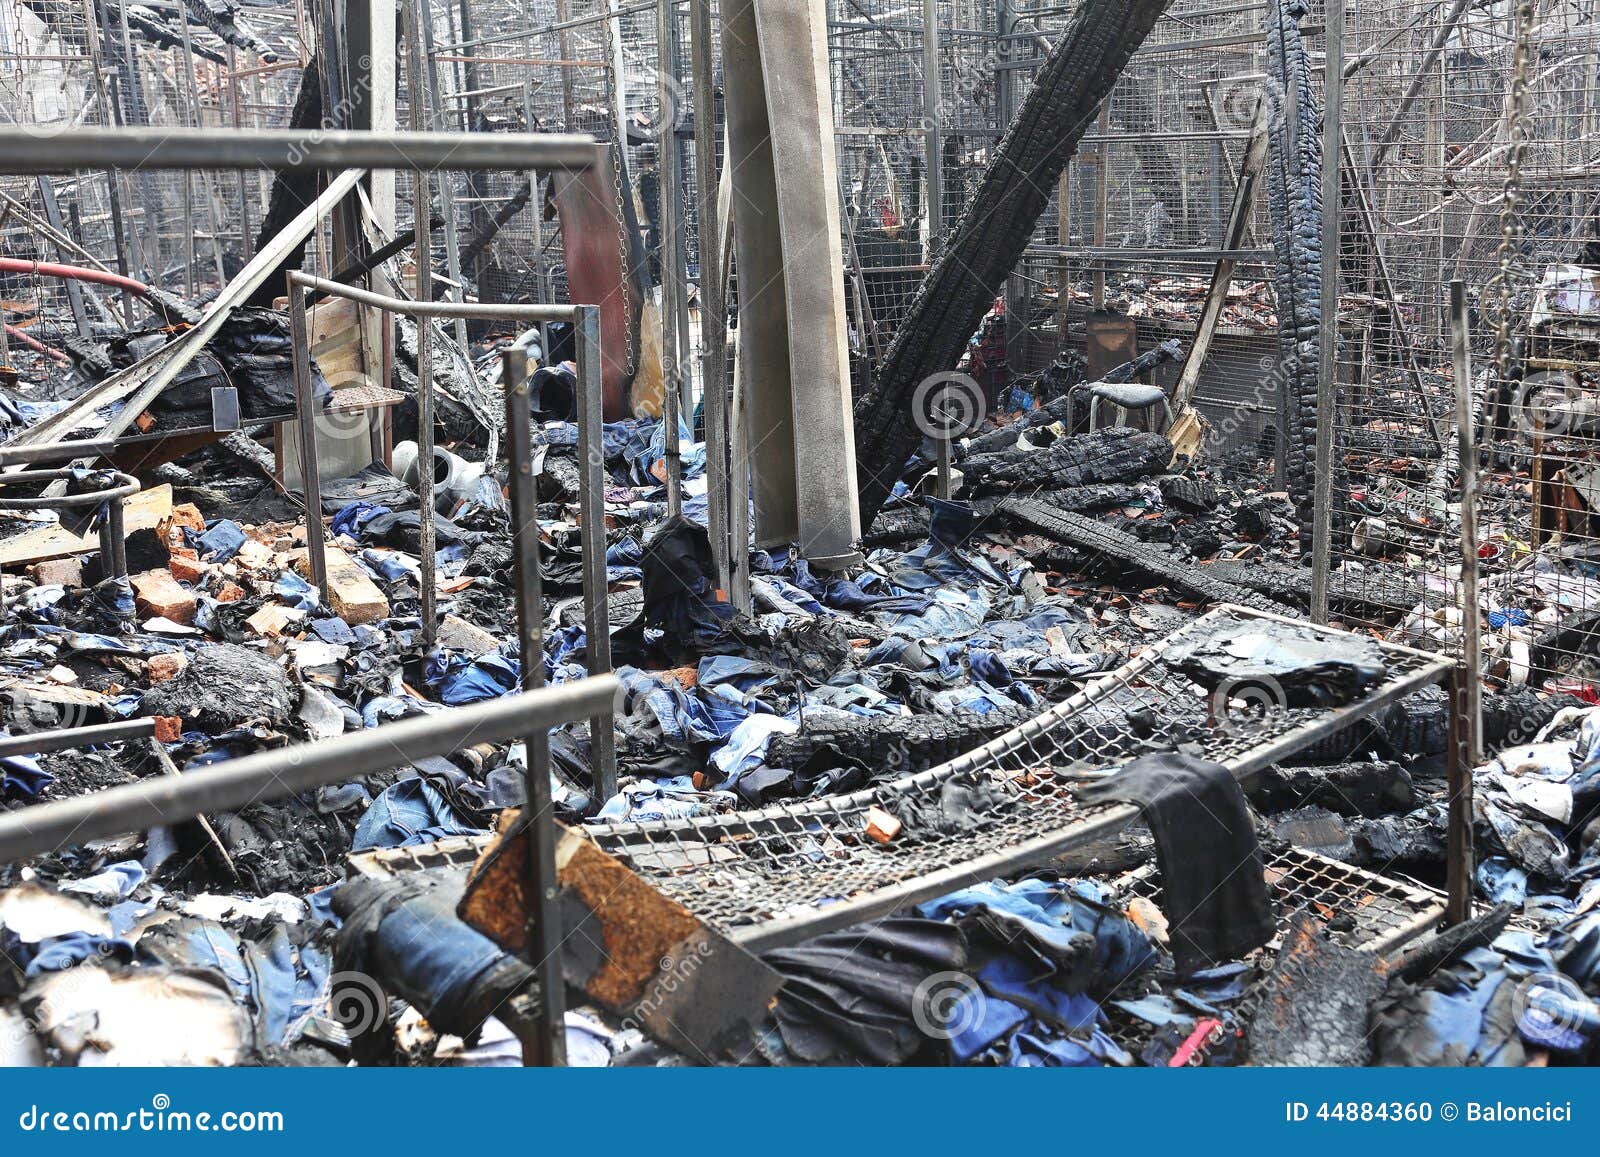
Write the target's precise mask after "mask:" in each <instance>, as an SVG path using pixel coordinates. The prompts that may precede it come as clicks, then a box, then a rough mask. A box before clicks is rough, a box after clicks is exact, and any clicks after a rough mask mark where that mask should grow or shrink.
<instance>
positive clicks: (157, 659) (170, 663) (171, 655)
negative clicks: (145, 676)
mask: <svg viewBox="0 0 1600 1157" xmlns="http://www.w3.org/2000/svg"><path fill="white" fill-rule="evenodd" d="M188 665H189V659H188V656H186V655H185V654H184V653H183V652H182V651H168V652H166V653H165V654H161V655H151V656H150V658H149V659H147V660H146V661H145V665H144V666H145V670H146V671H147V672H148V673H149V675H150V682H152V683H165V682H166V681H167V680H168V679H172V678H175V677H176V676H177V674H178V672H180V671H182V670H183V669H184V668H185V667H187V666H188Z"/></svg>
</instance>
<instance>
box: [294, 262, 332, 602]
mask: <svg viewBox="0 0 1600 1157" xmlns="http://www.w3.org/2000/svg"><path fill="white" fill-rule="evenodd" d="M289 345H290V346H291V347H292V348H293V351H294V402H295V411H296V415H295V416H296V420H297V422H298V424H299V430H300V488H301V491H302V492H303V493H304V494H305V500H306V557H307V558H308V559H309V560H310V562H311V585H312V586H314V587H316V588H317V597H318V598H320V599H322V601H323V602H327V601H328V548H327V544H326V543H325V542H324V540H323V531H322V473H321V466H320V465H319V463H318V461H317V415H316V411H315V409H314V407H315V405H316V398H315V396H314V395H313V393H312V389H311V326H310V325H309V324H308V323H307V319H306V291H305V290H304V289H302V288H301V287H300V286H298V285H296V284H295V282H294V278H293V275H292V274H291V276H290V279H289Z"/></svg>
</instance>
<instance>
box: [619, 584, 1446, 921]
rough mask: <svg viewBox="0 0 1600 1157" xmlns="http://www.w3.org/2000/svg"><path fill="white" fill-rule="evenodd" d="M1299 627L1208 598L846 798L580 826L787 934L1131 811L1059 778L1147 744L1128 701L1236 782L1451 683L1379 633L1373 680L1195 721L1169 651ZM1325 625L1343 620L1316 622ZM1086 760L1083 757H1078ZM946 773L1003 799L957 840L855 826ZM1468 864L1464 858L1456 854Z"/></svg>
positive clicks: (1435, 666) (1081, 840)
mask: <svg viewBox="0 0 1600 1157" xmlns="http://www.w3.org/2000/svg"><path fill="white" fill-rule="evenodd" d="M1228 618H1232V619H1244V620H1247V621H1249V620H1254V621H1266V622H1281V623H1293V624H1295V625H1297V626H1301V627H1305V626H1308V625H1309V624H1305V623H1303V622H1298V621H1297V620H1294V619H1290V618H1286V617H1284V616H1279V615H1272V614H1266V613H1264V612H1260V611H1255V610H1251V609H1248V608H1243V607H1237V606H1224V607H1220V608H1218V609H1216V610H1214V611H1212V612H1210V613H1209V614H1207V615H1206V616H1204V617H1203V618H1201V619H1199V620H1196V622H1195V623H1193V624H1191V625H1190V626H1189V627H1186V628H1185V629H1184V630H1182V631H1179V632H1177V633H1176V634H1175V635H1173V636H1172V637H1170V638H1168V639H1166V640H1164V641H1163V642H1161V643H1159V644H1157V645H1155V646H1152V647H1150V648H1148V649H1147V650H1146V651H1144V652H1143V653H1142V654H1141V655H1139V656H1138V657H1137V658H1135V659H1133V660H1131V661H1130V662H1128V663H1127V664H1125V665H1124V666H1122V667H1121V668H1119V669H1118V670H1117V671H1115V672H1112V673H1111V674H1109V675H1106V676H1104V677H1103V678H1101V679H1099V680H1097V681H1096V682H1094V683H1093V684H1091V685H1090V686H1088V687H1086V688H1085V689H1084V690H1082V691H1080V692H1079V693H1078V694H1076V695H1074V696H1072V697H1071V698H1070V699H1068V700H1066V701H1065V702H1063V703H1061V704H1060V705H1058V706H1056V707H1055V708H1052V709H1051V710H1049V711H1047V712H1044V713H1043V714H1041V715H1040V716H1038V717H1037V718H1035V719H1032V720H1030V721H1028V722H1027V723H1025V724H1023V725H1022V726H1020V727H1018V728H1016V729H1014V730H1013V731H1010V732H1008V733H1006V734H1005V735H1002V736H1000V737H999V738H997V739H995V740H993V741H991V742H989V743H987V744H985V745H983V746H982V747H979V748H977V749H975V750H974V751H971V752H968V753H967V754H965V755H962V756H960V757H958V758H956V759H953V760H950V761H949V762H947V763H944V764H942V765H940V766H938V767H935V768H932V769H930V770H927V771H923V772H918V773H915V774H912V775H907V776H903V777H901V778H900V779H898V780H895V781H892V782H889V783H883V784H879V785H876V786H874V787H871V788H867V789H864V790H862V791H858V792H854V793H851V794H849V795H845V796H835V797H829V798H824V799H819V800H812V801H807V802H804V803H798V804H780V805H775V806H771V807H767V808H763V809H760V810H759V811H751V812H741V813H735V814H732V815H718V816H702V817H693V818H690V819H686V820H676V821H660V822H652V823H642V824H608V825H595V826H591V827H589V828H588V829H587V831H588V834H589V836H590V838H591V839H593V840H594V841H595V842H596V843H597V844H599V845H600V847H601V848H602V849H603V850H605V851H607V852H609V853H610V854H612V855H614V856H616V857H617V858H619V859H620V860H622V861H623V862H624V863H626V864H628V866H629V867H631V868H632V869H633V870H634V871H635V872H638V873H639V874H640V875H641V876H642V877H643V878H645V879H646V880H647V881H648V882H650V883H651V884H653V885H654V886H656V887H658V888H660V889H661V890H662V891H664V892H666V893H667V894H668V895H669V896H671V897H672V898H674V899H676V900H678V901H680V902H681V903H683V904H684V905H685V906H686V907H688V908H689V909H690V910H691V911H693V912H694V913H695V914H696V915H697V916H700V917H701V918H702V919H704V920H706V921H707V922H708V923H711V924H713V925H715V926H717V927H718V928H719V929H720V930H722V931H724V932H725V933H726V934H727V935H729V936H730V937H731V938H732V939H733V940H735V941H736V942H738V943H740V944H742V945H743V946H745V947H746V948H750V949H751V950H752V951H760V950H764V949H767V948H773V947H778V946H780V945H784V944H790V943H794V942H795V941H798V940H803V939H805V938H807V937H810V936H814V935H817V934H819V933H821V932H826V931H829V930H832V929H835V928H840V927H844V926H846V925H850V924H855V923H859V922H861V921H863V920H868V919H872V918H874V917H877V916H881V915H884V914H887V913H889V912H892V911H895V910H896V909H899V908H903V907H905V906H907V905H909V904H914V903H916V902H918V901H920V900H924V899H928V898H930V897H934V896H939V895H943V894H945V893H948V892H951V891H954V890H956V889H958V888H961V887H965V886H967V885H969V884H972V883H974V882H977V881H981V880H985V879H990V878H993V877H995V876H999V875H1003V874H1006V873H1010V872H1016V871H1020V870H1023V869H1025V868H1027V867H1029V866H1031V865H1037V864H1041V863H1044V862H1046V861H1048V860H1050V859H1052V858H1053V857H1056V856H1059V855H1060V854H1062V853H1063V852H1065V851H1068V850H1070V849H1071V848H1073V847H1076V846H1080V845H1083V844H1085V843H1088V842H1090V841H1092V840H1095V839H1098V838H1101V837H1104V836H1109V835H1112V834H1114V833H1115V832H1117V831H1118V830H1120V829H1121V828H1123V827H1125V826H1126V825H1127V824H1128V823H1130V822H1131V821H1133V820H1134V819H1135V818H1136V817H1137V815H1138V812H1137V809H1135V808H1133V807H1130V806H1127V805H1094V806H1085V805H1082V804H1080V803H1078V802H1077V800H1076V798H1075V796H1074V794H1073V792H1072V790H1071V788H1072V785H1073V783H1074V781H1075V780H1076V778H1077V772H1078V771H1080V770H1088V769H1089V768H1093V769H1094V770H1102V769H1106V768H1109V767H1112V766H1115V765H1116V764H1118V763H1120V762H1122V761H1124V760H1127V759H1131V758H1133V756H1134V755H1136V754H1138V753H1139V752H1140V751H1141V750H1144V749H1146V747H1147V745H1146V744H1145V743H1144V741H1143V740H1142V739H1141V738H1140V736H1139V735H1138V734H1137V733H1136V732H1135V731H1134V730H1133V729H1132V728H1131V727H1130V725H1129V723H1128V720H1127V715H1128V711H1129V710H1130V709H1133V708H1143V709H1148V710H1152V711H1154V712H1156V714H1157V716H1158V718H1160V719H1161V720H1162V721H1163V722H1168V723H1179V722H1181V723H1184V724H1186V725H1190V726H1192V727H1194V728H1196V729H1198V732H1199V734H1201V735H1202V736H1203V738H1202V739H1201V743H1202V746H1203V748H1204V753H1205V755H1206V757H1207V758H1210V759H1214V760H1216V761H1218V762H1220V763H1223V764H1225V765H1226V766H1227V767H1228V768H1229V769H1230V770H1231V771H1232V772H1233V773H1234V775H1235V776H1237V777H1239V778H1241V779H1243V778H1247V777H1249V776H1251V775H1253V774H1255V773H1256V772H1258V771H1260V770H1262V769H1263V768H1265V767H1267V766H1269V765H1270V764H1272V763H1274V762H1277V761H1279V760H1282V759H1284V758H1286V757H1287V756H1289V755H1291V754H1293V753H1294V752H1296V751H1298V750H1301V749H1302V748H1304V747H1307V746H1309V745H1311V744H1314V743H1316V742H1317V741H1318V740H1320V739H1322V738H1324V737H1326V736H1328V735H1332V734H1334V733H1335V732H1337V731H1340V730H1342V729H1343V728H1345V727H1348V726H1350V725H1351V724H1353V723H1355V722H1358V721H1359V720H1361V719H1364V718H1366V717H1368V716H1371V715H1372V714H1374V713H1376V712H1378V711H1380V710H1381V709H1383V708H1384V707H1386V706H1388V705H1389V704H1391V703H1394V702H1396V701H1398V700H1399V699H1401V698H1402V697H1404V696H1406V695H1408V694H1410V693H1411V692H1413V691H1415V690H1417V689H1419V688H1421V687H1423V686H1426V685H1429V684H1432V683H1438V682H1442V681H1445V680H1450V679H1454V677H1455V664H1454V663H1453V662H1452V661H1451V660H1450V659H1449V658H1447V657H1441V656H1439V655H1434V654H1430V653H1428V652H1425V651H1419V650H1415V649H1412V648H1407V647H1400V646H1396V645H1393V644H1381V646H1382V647H1383V651H1384V654H1385V656H1386V658H1387V659H1388V660H1389V663H1390V668H1391V670H1390V674H1389V676H1388V677H1387V678H1386V679H1385V681H1384V682H1383V683H1382V684H1380V685H1379V686H1378V687H1377V688H1375V689H1373V690H1372V691H1371V692H1369V693H1368V694H1367V695H1365V696H1364V697H1362V698H1361V699H1359V700H1357V701H1355V702H1353V703H1350V704H1347V705H1345V706H1343V707H1339V708H1336V709H1332V710H1313V709H1289V710H1284V711H1281V712H1278V713H1277V714H1276V716H1275V717H1270V718H1267V719H1263V720H1261V721H1259V722H1258V723H1257V724H1255V725H1254V726H1253V727H1251V728H1249V729H1244V728H1232V727H1229V726H1227V725H1226V724H1225V723H1218V722H1217V721H1215V720H1211V719H1209V717H1208V713H1207V711H1206V710H1205V704H1204V701H1203V697H1191V698H1190V699H1189V701H1187V702H1186V701H1185V699H1184V696H1183V694H1182V691H1181V688H1182V687H1184V686H1186V685H1187V680H1184V679H1183V678H1182V677H1181V676H1180V675H1178V674H1177V673H1176V672H1174V671H1172V670H1171V669H1170V668H1168V667H1167V665H1166V661H1165V658H1166V655H1167V654H1168V653H1169V652H1170V651H1171V649H1172V648H1173V647H1174V646H1176V645H1177V644H1179V643H1182V642H1183V641H1185V639H1186V638H1188V637H1190V636H1191V635H1192V634H1193V633H1195V632H1196V631H1200V630H1204V629H1207V628H1208V627H1210V626H1213V625H1215V624H1216V623H1217V622H1219V621H1220V620H1223V619H1228ZM1316 629H1317V630H1320V631H1326V632H1327V633H1328V634H1329V635H1330V636H1336V635H1338V634H1340V633H1341V632H1336V631H1331V630H1330V629H1328V628H1316ZM1085 763H1087V765H1088V766H1087V767H1079V766H1078V765H1080V764H1085ZM958 777H976V778H979V779H982V780H984V781H985V782H987V783H988V784H989V785H990V786H991V787H993V788H996V789H998V790H999V791H1000V792H1001V793H1002V794H1003V795H1004V796H1005V799H1004V801H1003V802H1002V803H1000V804H997V805H995V808H994V810H993V811H992V812H991V813H990V814H988V815H986V816H985V817H984V819H983V821H982V822H981V823H980V824H979V826H978V828H976V829H974V830H971V831H968V832H963V833H961V834H959V835H956V836H947V835H943V834H940V833H934V832H920V833H914V832H910V831H902V832H901V833H900V834H899V835H898V836H897V837H895V838H894V839H893V840H891V841H890V842H889V843H887V844H885V845H879V844H876V843H874V842H873V841H871V840H870V839H868V838H867V836H866V835H865V832H864V828H865V824H866V816H867V812H868V811H869V809H871V808H874V807H882V808H885V809H886V810H889V811H891V812H893V810H894V809H895V807H896V806H898V804H899V803H900V802H901V801H904V800H907V799H911V800H919V801H934V802H936V801H937V799H938V796H939V792H940V789H941V788H942V787H943V785H945V784H946V783H947V782H950V781H952V780H954V779H956V778H958ZM1451 867H1452V869H1453V871H1455V872H1456V873H1458V874H1459V873H1460V872H1462V871H1465V872H1466V873H1467V874H1468V875H1469V876H1470V864H1466V863H1465V862H1464V861H1453V862H1452V865H1451Z"/></svg>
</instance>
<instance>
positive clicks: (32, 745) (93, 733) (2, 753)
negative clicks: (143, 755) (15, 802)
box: [0, 719, 156, 759]
mask: <svg viewBox="0 0 1600 1157" xmlns="http://www.w3.org/2000/svg"><path fill="white" fill-rule="evenodd" d="M155 732H156V721H155V720H154V719H123V720H119V721H118V722H116V723H101V724H98V725H96V726H93V727H66V728H62V729H60V730H58V731H35V732H33V733H31V734H29V735H0V759H4V758H5V757H7V756H10V755H45V754H47V753H49V752H52V751H70V750H72V749H74V748H79V747H88V746H89V745H90V744H93V743H121V742H123V741H124V740H128V739H143V738H145V737H146V736H147V735H154V734H155Z"/></svg>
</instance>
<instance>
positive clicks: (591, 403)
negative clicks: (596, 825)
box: [288, 270, 617, 799]
mask: <svg viewBox="0 0 1600 1157" xmlns="http://www.w3.org/2000/svg"><path fill="white" fill-rule="evenodd" d="M288 282H289V329H290V333H291V334H292V336H293V342H292V344H293V346H294V378H295V401H296V408H297V410H298V411H299V426H300V485H301V487H302V491H303V493H304V494H305V503H306V547H307V556H308V558H309V561H310V568H311V585H312V586H314V587H316V588H317V591H318V593H319V594H320V595H322V596H323V597H324V598H326V597H327V589H328V561H327V540H326V536H325V532H324V528H323V525H322V479H321V476H320V475H319V473H318V464H317V438H316V419H317V412H316V406H315V399H314V397H313V394H312V379H311V351H310V344H309V333H310V328H309V321H308V318H307V307H306V298H307V295H308V294H311V293H316V294H321V295H325V296H328V297H341V298H344V299H346V300H348V301H353V302H355V303H357V304H359V305H365V306H369V307H371V308H374V309H381V310H384V311H386V312H388V313H395V314H402V315H405V316H407V317H412V318H415V319H416V321H417V323H418V334H419V346H418V357H419V359H420V358H421V357H422V356H423V353H422V350H423V347H424V346H425V344H426V342H427V340H428V331H427V326H426V325H425V324H424V323H425V322H426V320H427V319H429V318H435V317H438V318H461V319H466V318H477V319H482V320H493V321H514V322H525V323H528V324H537V323H541V322H544V323H548V322H553V321H564V322H570V323H571V324H572V327H573V335H574V338H575V342H574V346H575V351H574V352H575V354H576V360H577V366H578V372H577V377H578V391H577V404H578V422H577V425H578V470H579V489H580V494H579V510H580V517H581V518H582V523H583V602H584V631H585V642H586V646H587V651H586V656H585V657H586V659H587V663H588V669H589V673H590V674H591V675H600V674H605V673H607V672H609V671H610V670H611V633H610V609H609V602H610V599H609V595H608V592H607V583H606V539H605V484H606V476H605V447H604V435H603V432H602V419H601V381H600V310H599V307H598V306H593V305H480V304H472V303H461V302H453V301H406V300H403V299H401V298H398V297H388V296H385V295H383V294H381V293H373V292H371V291H370V290H365V289H358V288H356V287H355V286H351V285H343V284H341V283H339V282H336V281H328V280H326V279H324V278H320V277H312V276H311V275H310V274H307V273H301V272H299V271H298V270H292V271H290V273H289V275H288ZM504 385H505V391H506V396H507V400H508V402H509V401H510V399H511V398H512V397H513V396H515V395H518V394H519V393H520V397H521V398H522V401H523V404H522V406H521V407H520V410H519V414H520V419H519V420H520V421H522V422H526V421H527V420H528V406H527V385H526V382H525V381H524V380H523V379H522V378H521V377H520V376H519V378H518V380H517V381H516V382H515V383H513V382H511V381H510V380H509V379H508V380H507V381H506V382H505V383H504ZM512 421H513V414H512V411H511V410H510V409H509V408H508V410H507V429H506V449H507V453H508V458H509V462H510V470H511V479H512V487H513V492H515V491H516V487H517V485H518V482H519V481H520V480H522V479H526V480H527V481H529V482H531V481H532V478H533V466H532V447H531V444H530V442H529V440H528V438H527V436H526V431H521V430H513V429H512V428H511V423H512ZM418 433H419V435H420V437H419V438H418V451H417V474H418V479H419V480H421V479H422V478H423V476H424V473H425V472H427V476H428V477H429V478H431V476H432V475H431V471H432V469H433V431H432V428H431V424H430V423H427V422H423V423H421V424H420V427H419V430H418ZM421 489H422V508H421V511H420V516H421V519H422V525H423V528H424V529H423V533H422V541H423V550H422V552H421V557H420V559H419V562H420V565H421V572H422V573H421V579H420V586H421V596H422V626H423V635H424V638H425V639H426V640H427V641H428V642H429V643H430V644H431V643H432V641H433V638H434V634H435V632H436V630H437V621H436V620H437V597H438V591H437V588H436V578H435V565H436V564H435V559H434V556H433V552H432V551H431V550H430V549H428V545H429V542H430V541H431V539H432V537H433V535H432V524H433V518H434V510H433V503H432V500H431V499H432V495H431V493H430V491H431V487H422V488H421ZM529 498H531V494H530V495H529ZM512 535H513V540H514V542H516V543H517V544H519V546H520V544H521V543H522V542H523V540H524V538H526V539H528V540H529V542H530V543H531V547H530V549H531V550H532V552H533V561H534V563H535V568H534V570H533V571H531V572H530V574H535V575H536V574H537V562H538V558H537V555H538V546H539V542H538V523H537V520H536V519H535V518H534V515H533V510H532V506H531V505H530V506H529V507H528V509H526V510H519V509H513V511H512ZM529 581H531V580H530V579H527V578H525V579H524V580H523V582H522V584H520V585H523V586H526V585H527V583H528V582H529ZM537 636H538V639H539V642H540V654H541V655H542V654H543V630H542V629H538V630H537ZM589 730H590V742H591V744H592V748H593V752H594V779H595V790H596V792H597V794H598V795H599V796H600V798H602V799H609V798H610V797H611V796H612V795H615V794H616V790H617V749H616V736H615V733H614V731H613V730H612V717H611V706H610V704H607V705H606V709H605V711H604V712H603V713H597V714H596V716H595V717H594V718H593V719H592V720H591V721H590V728H589Z"/></svg>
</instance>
